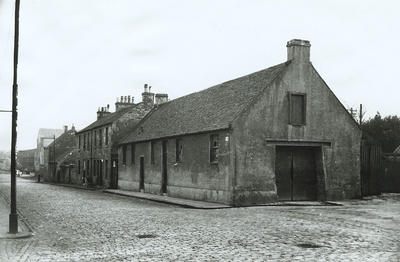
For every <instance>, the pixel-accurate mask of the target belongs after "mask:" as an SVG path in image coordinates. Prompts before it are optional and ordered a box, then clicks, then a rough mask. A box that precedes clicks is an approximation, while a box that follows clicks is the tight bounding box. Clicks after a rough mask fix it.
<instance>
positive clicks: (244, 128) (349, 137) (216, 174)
mask: <svg viewBox="0 0 400 262" xmlns="http://www.w3.org/2000/svg"><path fill="white" fill-rule="evenodd" d="M310 46H311V45H310V43H309V41H306V40H298V39H295V40H291V41H289V42H288V43H287V55H288V59H287V61H286V62H284V63H282V64H279V65H276V66H273V67H270V68H267V69H264V70H261V71H258V72H255V73H252V74H249V75H247V76H243V77H240V78H237V79H234V80H231V81H228V82H225V83H222V84H220V85H217V86H213V87H211V88H208V89H205V90H203V91H200V92H197V93H193V94H190V95H187V96H184V97H181V98H178V99H175V100H171V101H169V102H166V103H163V104H161V105H159V106H157V107H155V108H154V109H153V110H152V111H151V112H150V113H149V114H148V115H147V116H146V117H145V118H144V119H143V120H142V121H141V122H140V123H138V124H137V126H136V128H135V129H134V130H132V131H131V133H130V134H129V135H128V136H127V137H126V138H125V139H123V140H122V141H121V143H120V145H119V148H118V152H119V154H118V156H119V162H118V163H119V165H118V171H119V180H118V185H119V188H121V189H125V190H134V191H142V192H148V193H155V194H168V196H172V197H181V198H187V199H194V200H203V201H211V202H221V203H227V204H230V205H235V206H241V205H252V204H260V203H267V202H271V201H285V200H289V201H300V200H319V201H322V200H336V199H348V198H355V197H359V196H360V140H361V130H360V128H359V126H358V124H357V123H356V122H355V120H354V119H353V117H352V116H351V115H350V114H349V113H348V112H347V110H346V109H345V107H344V106H343V105H342V104H341V103H340V101H339V100H338V99H337V97H336V96H335V95H334V93H333V92H332V91H331V90H330V89H329V87H328V86H327V84H326V83H325V81H324V80H323V79H322V78H321V76H320V75H319V74H318V72H317V71H316V69H315V68H314V66H313V65H312V63H311V62H310Z"/></svg>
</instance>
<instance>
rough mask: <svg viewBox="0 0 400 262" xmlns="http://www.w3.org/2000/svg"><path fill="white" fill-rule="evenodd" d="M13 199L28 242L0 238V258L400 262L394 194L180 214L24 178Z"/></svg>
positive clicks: (1, 180)
mask: <svg viewBox="0 0 400 262" xmlns="http://www.w3.org/2000/svg"><path fill="white" fill-rule="evenodd" d="M8 190H9V182H8V181H7V178H6V177H4V176H2V175H0V192H7V191H8ZM17 193H18V208H19V210H20V211H21V213H22V214H23V215H24V217H25V218H26V219H27V221H29V225H30V226H31V228H32V229H33V231H34V233H35V235H34V236H33V237H31V238H28V239H19V240H14V239H0V261H400V195H399V194H392V195H384V196H381V197H376V198H371V199H368V200H362V201H360V200H358V201H356V200H355V201H344V202H341V204H342V206H331V205H329V206H257V207H244V208H224V209H189V208H181V207H179V206H176V205H169V204H165V203H159V202H154V201H148V200H145V199H138V198H134V197H125V196H120V195H115V194H105V193H103V192H102V191H99V190H95V191H91V190H81V189H76V188H71V187H60V186H55V185H50V184H42V183H35V182H32V181H25V180H23V179H18V190H17Z"/></svg>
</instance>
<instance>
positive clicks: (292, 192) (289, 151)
mask: <svg viewBox="0 0 400 262" xmlns="http://www.w3.org/2000/svg"><path fill="white" fill-rule="evenodd" d="M275 174H276V186H277V194H278V199H279V200H295V201H296V200H297V201H298V200H317V176H316V166H315V149H314V148H313V147H288V146H282V147H279V146H277V147H276V164H275Z"/></svg>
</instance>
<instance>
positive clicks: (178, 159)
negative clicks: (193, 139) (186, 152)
mask: <svg viewBox="0 0 400 262" xmlns="http://www.w3.org/2000/svg"><path fill="white" fill-rule="evenodd" d="M175 155H176V156H175V160H176V162H177V163H178V162H182V156H183V144H182V139H180V138H177V139H176V141H175Z"/></svg>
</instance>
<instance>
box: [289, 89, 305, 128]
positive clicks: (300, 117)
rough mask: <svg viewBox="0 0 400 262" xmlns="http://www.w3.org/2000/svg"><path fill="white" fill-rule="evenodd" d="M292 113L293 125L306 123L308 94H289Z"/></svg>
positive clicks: (290, 115) (291, 120)
mask: <svg viewBox="0 0 400 262" xmlns="http://www.w3.org/2000/svg"><path fill="white" fill-rule="evenodd" d="M289 103H290V114H289V123H290V124H291V125H305V124H306V95H305V94H292V93H291V94H289Z"/></svg>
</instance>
